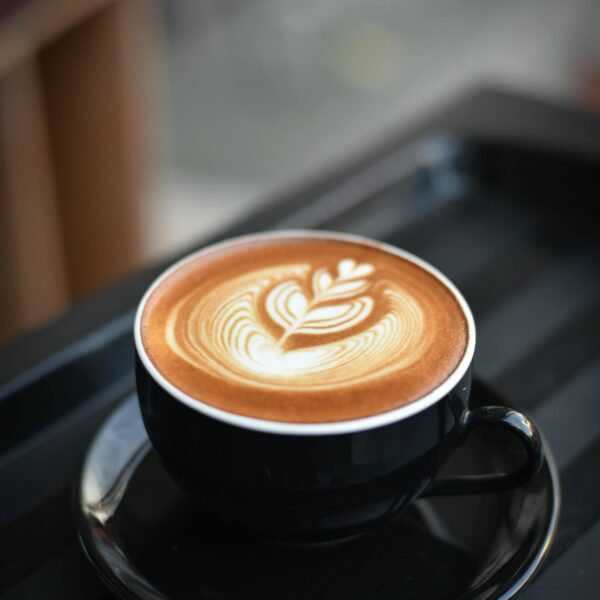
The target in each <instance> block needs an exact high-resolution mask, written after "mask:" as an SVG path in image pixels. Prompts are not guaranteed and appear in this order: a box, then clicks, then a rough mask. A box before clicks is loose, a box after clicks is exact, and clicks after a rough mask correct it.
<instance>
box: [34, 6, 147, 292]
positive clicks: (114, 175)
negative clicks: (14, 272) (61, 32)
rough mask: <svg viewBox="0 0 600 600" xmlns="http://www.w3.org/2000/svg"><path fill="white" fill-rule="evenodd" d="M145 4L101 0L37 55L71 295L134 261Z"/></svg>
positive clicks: (141, 146)
mask: <svg viewBox="0 0 600 600" xmlns="http://www.w3.org/2000/svg"><path fill="white" fill-rule="evenodd" d="M144 7H145V3H143V2H139V3H138V2H135V1H133V0H132V1H125V0H124V1H122V2H119V3H117V4H110V5H108V7H107V8H105V9H103V10H102V11H101V12H99V13H98V14H97V15H94V16H93V17H92V18H90V19H88V20H87V21H86V22H85V23H83V24H81V25H79V26H78V27H77V28H76V29H74V30H73V31H71V32H69V33H67V34H66V35H65V36H63V37H62V38H61V39H60V40H58V41H56V42H54V43H53V44H52V45H51V46H49V47H48V48H47V49H46V50H44V52H43V53H42V54H41V68H42V78H43V82H44V88H45V93H46V100H47V116H48V123H49V131H50V141H51V148H52V155H53V160H54V174H55V181H56V186H57V194H58V198H59V199H60V205H61V210H60V213H61V228H62V233H63V240H64V248H65V259H66V265H67V272H68V278H69V288H70V292H71V296H72V298H73V299H78V298H80V297H82V296H84V295H86V294H89V293H91V292H92V291H94V290H95V289H97V288H98V287H100V286H102V285H105V284H107V283H108V282H110V281H112V280H114V279H115V278H116V277H118V276H120V275H124V274H125V273H127V272H129V271H130V270H132V269H133V268H134V267H136V266H137V265H138V260H139V247H140V244H139V238H140V231H139V218H138V210H139V202H140V196H141V195H142V194H143V184H144V181H145V179H146V178H145V173H144V170H145V169H144V166H145V162H146V161H145V158H144V154H145V140H144V138H143V135H142V133H143V130H144V126H145V124H146V123H145V120H146V118H145V106H146V104H147V98H146V97H145V96H144V93H143V89H144V87H143V86H144V82H145V77H146V72H145V71H146V67H145V65H146V61H145V58H146V56H147V53H146V47H145V42H146V41H147V40H146V34H147V30H148V28H147V26H146V24H147V23H148V18H147V14H146V11H145V9H144Z"/></svg>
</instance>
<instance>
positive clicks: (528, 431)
mask: <svg viewBox="0 0 600 600" xmlns="http://www.w3.org/2000/svg"><path fill="white" fill-rule="evenodd" d="M480 426H486V427H487V426H493V427H504V428H505V429H508V430H510V431H512V432H513V433H514V434H515V435H516V436H517V437H518V438H519V440H521V442H522V443H523V445H524V446H525V449H526V450H527V460H526V462H525V464H523V465H522V466H521V467H519V468H518V469H516V470H515V471H513V472H512V473H489V474H486V475H459V476H456V477H448V478H443V479H435V480H434V481H433V482H432V483H431V484H430V485H429V487H427V488H426V489H425V491H424V492H423V494H422V495H423V496H451V495H459V494H480V493H485V492H498V491H501V490H507V489H511V488H514V487H516V486H519V485H521V484H523V483H525V482H527V481H529V480H530V479H531V478H532V477H533V476H534V475H535V474H536V473H537V472H538V471H539V470H540V468H541V466H542V463H543V461H544V455H543V451H542V439H541V436H540V432H539V431H538V429H537V427H536V426H535V425H534V424H533V422H532V421H530V420H529V419H528V418H527V417H526V416H525V415H523V414H522V413H520V412H518V411H516V410H514V409H512V408H507V407H504V406H483V407H481V408H476V409H475V410H472V411H468V412H467V413H466V415H465V416H464V417H463V428H462V431H461V439H463V440H464V439H465V438H466V436H467V435H468V434H469V433H470V432H471V431H472V430H473V429H475V428H476V427H480Z"/></svg>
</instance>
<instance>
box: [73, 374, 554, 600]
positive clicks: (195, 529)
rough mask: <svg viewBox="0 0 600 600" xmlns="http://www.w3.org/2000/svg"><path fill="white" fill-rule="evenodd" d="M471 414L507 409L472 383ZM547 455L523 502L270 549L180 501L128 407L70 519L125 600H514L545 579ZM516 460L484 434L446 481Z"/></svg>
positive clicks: (434, 512)
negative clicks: (489, 407) (491, 407)
mask: <svg viewBox="0 0 600 600" xmlns="http://www.w3.org/2000/svg"><path fill="white" fill-rule="evenodd" d="M471 403H472V404H473V405H477V404H499V401H498V398H496V397H494V396H492V395H491V394H490V392H489V391H488V390H486V389H485V388H484V387H483V386H482V385H481V384H480V383H478V382H474V392H473V396H472V402H471ZM545 448H546V449H545V462H544V465H543V467H542V469H541V471H540V473H538V475H537V476H536V477H535V478H534V479H533V480H532V481H530V482H529V483H528V484H526V485H524V486H521V487H519V488H516V489H514V490H511V491H508V492H502V493H490V494H480V495H470V496H456V497H444V498H423V499H420V500H418V501H416V502H414V503H413V504H411V505H410V506H409V507H408V508H407V509H405V510H404V511H402V512H401V513H400V514H398V515H396V516H395V517H393V518H392V519H390V520H389V521H388V522H386V523H385V524H384V525H383V526H381V527H379V528H378V529H375V530H371V531H369V532H368V533H366V534H365V535H363V536H361V537H359V538H357V539H354V540H351V541H346V542H344V543H338V544H330V545H326V546H318V547H315V546H310V547H302V546H300V547H290V546H272V545H268V544H266V543H262V542H259V541H257V540H256V539H254V538H252V537H251V536H250V535H248V534H246V533H245V532H243V531H239V530H238V529H233V528H228V527H225V526H223V525H221V524H220V523H219V522H217V521H216V520H215V519H214V518H213V517H211V516H210V515H208V514H206V513H204V512H202V511H201V510H199V509H198V508H197V507H196V506H195V505H194V503H193V501H192V500H191V499H190V498H189V497H187V496H186V495H185V494H184V493H183V492H181V491H180V490H179V488H178V487H177V486H176V485H175V483H174V482H173V481H172V480H171V478H170V477H169V475H168V474H167V472H166V471H165V470H164V468H163V466H162V464H161V462H160V461H159V459H158V456H157V455H156V453H155V452H154V450H153V449H152V447H151V446H150V443H149V440H148V438H147V436H146V432H145V429H144V426H143V423H142V420H141V416H140V413H139V409H138V404H137V398H136V397H135V396H131V397H130V398H128V399H127V400H125V401H124V403H123V404H121V405H120V406H119V407H118V408H117V409H116V410H115V412H114V413H113V414H112V416H111V417H109V419H108V420H107V421H106V423H105V424H104V425H103V426H102V427H101V429H100V430H99V432H98V433H97V435H96V437H95V439H94V441H93V443H92V445H91V447H90V449H89V452H88V455H87V457H86V460H85V462H84V465H83V469H82V473H81V479H80V482H79V490H78V498H77V502H76V506H75V517H76V523H77V528H78V532H79V537H80V540H81V543H82V546H83V548H84V551H85V553H86V555H87V556H88V558H89V560H90V561H91V563H92V564H93V565H94V567H95V568H96V569H97V571H98V573H99V574H100V576H101V577H102V579H103V580H104V581H105V582H106V584H107V585H108V586H109V587H110V588H111V590H112V591H113V592H114V593H116V594H117V596H120V597H123V598H135V599H166V598H194V599H198V598H199V599H203V600H213V599H214V600H225V599H236V598H249V597H250V598H254V597H257V598H263V599H267V598H273V599H277V600H282V599H286V600H288V599H290V600H291V599H310V600H312V599H316V598H342V597H343V598H347V599H353V598H356V599H360V600H364V599H365V598H369V599H375V598H396V599H399V600H400V599H402V598H412V599H420V598H427V599H428V600H437V599H440V600H441V599H454V598H462V599H465V600H467V599H469V600H475V599H483V598H510V597H512V596H513V595H514V594H516V593H517V592H518V591H519V590H520V589H521V588H522V587H523V586H524V585H525V584H526V583H527V582H528V581H530V580H531V579H532V578H533V576H534V575H535V573H536V572H537V570H538V568H539V567H540V565H541V563H542V561H543V560H544V558H545V556H546V554H547V553H548V550H549V548H550V545H551V543H552V539H553V537H554V533H555V530H556V526H557V520H558V512H559V504H560V492H559V483H558V474H557V469H556V466H555V463H554V460H553V458H552V456H551V453H550V450H549V448H548V445H547V444H546V446H545ZM521 459H522V456H521V448H520V447H519V446H518V443H515V440H513V438H512V437H510V435H508V434H507V433H506V432H504V431H503V430H496V429H494V428H489V429H486V428H480V429H479V430H476V431H474V432H473V433H472V434H471V435H470V436H469V439H468V440H467V442H466V443H465V444H464V445H463V446H461V447H460V448H459V449H458V450H457V451H456V452H455V453H454V454H453V455H452V457H451V459H450V461H449V462H448V464H447V465H446V466H445V467H444V470H443V472H442V473H441V474H440V476H445V475H452V474H459V473H460V474H463V473H477V472H490V471H492V470H494V471H499V470H505V469H510V468H511V467H514V466H515V465H516V464H518V461H519V460H521Z"/></svg>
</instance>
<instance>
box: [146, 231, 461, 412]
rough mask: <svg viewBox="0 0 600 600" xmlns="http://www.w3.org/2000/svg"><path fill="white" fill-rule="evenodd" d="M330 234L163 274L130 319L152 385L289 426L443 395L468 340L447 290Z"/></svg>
mask: <svg viewBox="0 0 600 600" xmlns="http://www.w3.org/2000/svg"><path fill="white" fill-rule="evenodd" d="M336 235H337V234H331V237H329V236H328V234H315V235H314V236H313V234H312V233H310V232H308V233H306V234H304V233H299V234H298V233H295V234H286V235H283V234H273V235H272V237H270V235H267V234H263V235H260V236H255V237H254V236H250V237H248V238H245V239H244V238H241V239H239V240H234V241H232V242H229V243H226V244H223V245H222V246H220V247H219V246H216V247H212V248H208V249H206V250H203V251H201V252H200V253H198V254H197V255H195V256H192V257H191V258H189V259H187V260H186V261H184V262H183V263H181V264H180V265H178V266H176V267H175V268H173V269H171V270H170V271H169V272H168V273H167V274H166V275H165V276H163V277H162V278H161V279H160V280H159V281H158V282H157V284H155V286H154V287H153V289H152V290H151V292H149V294H148V297H147V300H146V302H145V304H144V306H143V309H142V313H141V318H140V329H141V340H142V343H143V347H144V351H145V352H147V355H148V358H149V360H150V361H151V362H152V364H153V365H154V366H155V367H156V369H157V371H158V372H159V374H160V376H162V377H164V378H165V380H166V381H168V383H169V384H170V385H172V386H174V387H175V388H177V389H178V390H179V391H181V392H182V393H183V394H186V395H188V396H189V397H190V398H191V399H194V400H197V401H198V402H200V403H201V404H205V405H210V406H212V407H215V408H219V409H222V410H224V411H227V412H229V413H231V414H237V415H245V416H249V417H255V418H259V419H264V420H269V421H280V422H287V423H326V422H335V421H344V420H351V419H358V418H361V417H365V416H370V415H376V414H380V413H384V412H386V411H390V410H392V409H394V408H398V407H400V406H403V405H405V404H409V403H411V402H414V401H416V400H418V399H420V398H423V397H424V396H426V395H427V394H429V393H430V392H431V391H432V390H434V389H435V388H437V387H438V386H440V385H442V384H443V383H444V382H445V381H446V380H447V378H449V377H450V376H452V374H453V373H454V371H455V370H456V369H457V367H458V366H459V365H461V364H462V363H461V360H462V359H463V357H464V356H465V351H466V349H467V344H468V343H469V339H470V338H469V335H468V326H467V319H466V318H465V313H464V312H463V309H462V308H461V304H460V302H459V301H458V300H457V296H456V295H455V293H454V292H453V291H452V290H451V289H450V288H449V287H448V286H447V285H446V284H445V283H444V282H443V281H442V280H441V279H440V278H439V277H437V276H436V275H435V274H433V273H432V272H430V271H428V269H427V268H426V267H423V266H421V265H419V264H418V263H416V262H414V261H412V260H411V258H410V257H409V256H408V255H404V254H402V253H400V252H398V253H397V254H396V253H395V250H394V249H393V248H389V247H385V246H382V245H380V244H377V243H370V242H368V241H365V243H362V242H361V241H360V240H359V241H356V239H346V238H345V237H343V236H340V237H339V238H338V237H336Z"/></svg>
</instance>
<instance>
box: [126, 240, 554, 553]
mask: <svg viewBox="0 0 600 600" xmlns="http://www.w3.org/2000/svg"><path fill="white" fill-rule="evenodd" d="M134 334H135V347H136V377H137V389H138V395H139V402H140V407H141V412H142V416H143V420H144V424H145V427H146V430H147V432H148V435H149V437H150V440H151V442H152V444H153V446H154V448H155V449H156V451H157V453H158V455H159V456H160V458H161V459H162V461H163V463H164V465H165V467H166V468H167V470H168V472H169V473H170V474H171V475H172V476H173V478H174V479H175V481H177V482H178V483H179V484H180V486H181V487H182V488H183V489H184V490H185V491H186V492H187V493H189V494H190V495H192V496H193V497H194V498H195V499H196V500H197V501H198V504H199V506H200V507H202V509H206V510H209V511H211V512H213V513H214V514H215V515H216V516H218V517H219V518H220V519H222V520H223V521H225V522H229V523H233V524H236V525H240V526H243V527H245V528H247V529H248V530H249V531H251V532H253V533H254V534H256V535H258V536H260V537H262V538H266V539H269V540H273V541H281V542H314V541H328V540H337V539H343V538H348V537H351V536H353V535H355V534H357V533H359V532H361V531H365V530H368V529H369V528H371V527H374V526H376V525H379V524H381V523H384V522H385V520H386V519H387V518H389V517H390V516H391V515H393V514H395V513H396V512H397V511H399V510H401V509H402V508H403V507H405V506H406V505H408V504H409V503H410V502H411V501H412V500H414V499H415V498H418V497H419V496H422V495H424V494H430V495H431V494H460V493H472V492H490V491H497V490H501V489H507V488H510V487H513V486H516V485H520V484H522V483H524V482H526V481H527V480H529V479H530V478H531V477H532V476H533V475H534V474H535V473H536V472H537V470H538V469H539V468H540V466H541V463H542V460H543V458H542V457H543V454H542V448H541V440H540V436H539V433H538V431H537V429H536V427H535V425H534V424H533V423H532V422H531V421H530V420H529V419H528V418H527V417H526V416H525V415H523V414H521V413H520V412H517V411H515V410H513V409H510V408H506V407H500V406H488V407H479V408H475V409H471V408H470V407H469V392H470V387H471V372H472V361H473V355H474V351H475V324H474V321H473V317H472V314H471V311H470V309H469V307H468V305H467V303H466V301H465V299H464V298H463V296H462V295H461V294H460V292H459V291H458V290H457V289H456V287H455V286H454V285H453V284H452V283H451V282H450V281H449V280H448V279H447V278H446V277H445V276H444V275H443V274H442V273H440V272H439V271H438V270H437V269H435V268H434V267H432V266H431V265H429V264H428V263H426V262H425V261H423V260H421V259H419V258H417V257H416V256H414V255H412V254H410V253H408V252H405V251H403V250H400V249H398V248H395V247H393V246H389V245H386V244H383V243H380V242H376V241H373V240H368V239H366V238H362V237H359V236H353V235H346V234H340V233H331V232H315V231H286V232H277V233H273V232H270V233H262V234H254V235H249V236H243V237H240V238H236V239H232V240H228V241H226V242H222V243H219V244H215V245H213V246H210V247H208V248H205V249H202V250H200V251H199V252H196V253H194V254H192V255H190V256H188V257H187V258H184V259H183V260H181V261H179V262H178V263H176V264H175V265H173V266H172V267H171V268H170V269H168V270H167V271H166V272H165V273H163V274H162V275H161V276H160V277H159V278H158V279H157V280H156V281H155V282H154V283H153V284H152V286H151V287H150V289H149V290H148V291H147V293H146V294H145V296H144V297H143V299H142V301H141V303H140V305H139V308H138V312H137V316H136V320H135V330H134ZM480 426H499V427H503V428H506V429H508V430H510V431H511V432H512V433H513V434H515V435H516V436H517V438H518V439H519V440H520V441H521V442H522V444H523V445H524V447H525V449H526V451H527V459H526V461H525V463H524V464H523V465H522V466H521V467H519V468H518V469H516V470H515V471H514V472H511V473H489V474H483V475H464V476H460V477H455V478H453V479H451V480H445V479H440V478H437V479H436V475H437V473H438V471H439V470H440V468H441V466H442V465H443V464H444V462H445V461H446V459H447V458H448V457H449V455H450V454H451V453H452V451H453V450H454V449H455V448H456V447H457V446H458V445H460V444H461V443H462V442H463V441H464V440H465V439H466V437H467V436H468V434H469V432H470V431H472V430H473V429H474V428H477V427H480Z"/></svg>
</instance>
